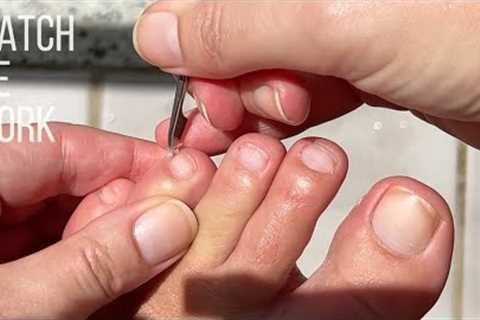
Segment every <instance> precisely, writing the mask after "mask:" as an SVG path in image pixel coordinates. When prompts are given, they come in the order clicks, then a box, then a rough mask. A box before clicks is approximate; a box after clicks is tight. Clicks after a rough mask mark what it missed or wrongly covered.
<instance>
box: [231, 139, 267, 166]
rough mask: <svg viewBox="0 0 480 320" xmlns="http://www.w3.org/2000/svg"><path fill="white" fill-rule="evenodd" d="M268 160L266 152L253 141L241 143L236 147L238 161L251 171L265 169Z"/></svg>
mask: <svg viewBox="0 0 480 320" xmlns="http://www.w3.org/2000/svg"><path fill="white" fill-rule="evenodd" d="M268 160H269V156H268V154H267V153H266V152H265V151H263V150H262V149H260V148H259V147H258V146H256V145H254V144H253V143H243V144H242V145H240V146H239V147H238V161H239V162H240V164H241V165H242V166H243V167H244V168H245V169H247V170H249V171H251V172H257V173H260V172H262V171H263V170H265V168H266V167H267V164H268Z"/></svg>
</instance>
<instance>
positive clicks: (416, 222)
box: [372, 187, 440, 256]
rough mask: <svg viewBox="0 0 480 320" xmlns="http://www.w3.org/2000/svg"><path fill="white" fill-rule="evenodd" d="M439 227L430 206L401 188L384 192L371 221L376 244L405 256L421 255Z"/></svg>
mask: <svg viewBox="0 0 480 320" xmlns="http://www.w3.org/2000/svg"><path fill="white" fill-rule="evenodd" d="M439 223H440V217H439V215H438V213H437V212H436V211H435V209H434V208H433V207H432V206H431V205H430V204H428V203H427V202H426V201H425V200H424V199H422V198H420V197H419V196H418V195H416V194H414V193H413V192H410V191H409V190H407V189H404V188H401V187H390V188H389V189H388V190H387V191H386V192H385V194H384V195H383V196H382V199H381V200H380V202H379V203H378V204H377V206H376V208H375V210H374V212H373V218H372V226H373V230H374V232H375V234H376V235H377V237H378V239H379V240H380V242H382V243H383V245H384V246H385V247H386V248H387V249H389V250H390V251H392V252H393V253H397V254H400V255H406V256H411V255H416V254H420V253H421V252H423V251H424V250H425V248H426V247H427V246H428V244H429V243H430V241H431V239H432V237H433V235H434V233H435V231H436V230H437V228H438V225H439Z"/></svg>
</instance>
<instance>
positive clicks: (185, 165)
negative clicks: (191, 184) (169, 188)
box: [170, 153, 197, 180]
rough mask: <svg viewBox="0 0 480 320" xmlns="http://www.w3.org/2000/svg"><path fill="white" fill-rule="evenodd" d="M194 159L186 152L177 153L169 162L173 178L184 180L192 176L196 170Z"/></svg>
mask: <svg viewBox="0 0 480 320" xmlns="http://www.w3.org/2000/svg"><path fill="white" fill-rule="evenodd" d="M196 167H197V166H196V164H195V161H194V160H193V159H192V158H191V157H190V156H189V155H186V154H183V153H179V154H177V155H176V156H175V157H173V159H172V160H171V162H170V170H171V171H172V174H173V176H174V177H175V178H177V179H180V180H186V179H189V178H191V177H192V176H193V174H194V173H195V170H196Z"/></svg>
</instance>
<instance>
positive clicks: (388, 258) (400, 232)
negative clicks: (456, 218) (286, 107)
mask: <svg viewBox="0 0 480 320" xmlns="http://www.w3.org/2000/svg"><path fill="white" fill-rule="evenodd" d="M452 248H453V225H452V218H451V214H450V211H449V209H448V206H447V205H446V203H445V202H444V201H443V200H442V198H441V197H440V196H439V195H438V194H437V193H435V192H434V191H433V190H431V189H430V188H428V187H426V186H424V185H422V184H421V183H419V182H417V181H414V180H412V179H408V178H389V179H386V180H384V181H382V182H380V183H378V184H377V185H376V186H375V187H374V188H373V189H372V190H371V191H370V192H369V193H368V195H367V196H366V197H365V198H364V199H363V200H362V201H361V203H360V204H359V205H358V206H356V207H355V208H354V209H353V210H352V213H351V214H350V215H349V216H348V218H347V219H346V220H345V221H344V223H343V224H342V225H341V226H340V228H339V230H338V231H337V234H336V236H335V238H334V240H333V243H332V245H331V248H330V252H329V255H328V257H327V259H326V261H325V262H324V264H323V265H322V267H321V268H320V269H319V270H318V271H317V272H316V273H315V274H314V275H313V276H312V278H311V279H309V280H308V281H307V282H306V283H305V284H304V285H303V286H301V287H300V288H298V289H297V290H296V291H295V292H293V293H292V294H291V296H289V297H287V300H286V302H285V301H284V302H283V303H282V305H281V306H280V307H279V308H278V309H277V310H276V312H275V316H273V317H272V319H317V318H319V317H323V318H326V319H420V318H421V317H422V316H423V315H424V314H425V313H426V312H427V311H428V310H429V309H430V308H431V307H432V306H433V304H434V303H435V301H436V300H437V298H438V297H439V295H440V293H441V291H442V289H443V287H444V284H445V281H446V278H447V275H448V271H449V266H450V262H451V255H452ZM346 306H347V307H346ZM280 313H281V314H282V316H279V315H280Z"/></svg>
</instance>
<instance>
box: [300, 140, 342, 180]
mask: <svg viewBox="0 0 480 320" xmlns="http://www.w3.org/2000/svg"><path fill="white" fill-rule="evenodd" d="M300 158H301V160H302V162H303V164H304V165H305V166H306V167H307V168H309V169H311V170H313V171H317V172H320V173H326V174H333V173H334V172H335V167H336V166H337V160H336V157H335V155H334V154H333V152H332V151H330V150H329V149H327V148H326V147H323V146H322V145H321V144H320V143H318V142H312V143H309V144H308V145H307V146H306V147H305V148H304V149H303V150H302V153H301V155H300Z"/></svg>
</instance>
